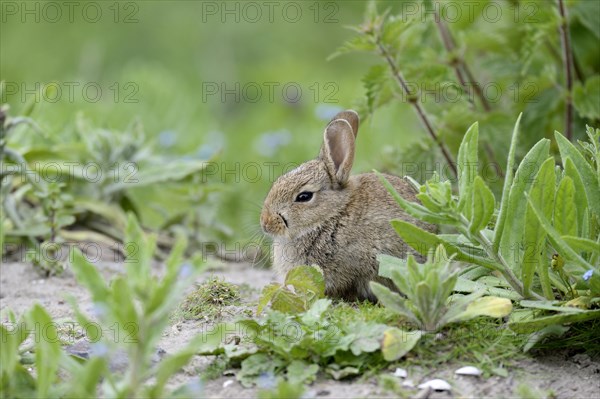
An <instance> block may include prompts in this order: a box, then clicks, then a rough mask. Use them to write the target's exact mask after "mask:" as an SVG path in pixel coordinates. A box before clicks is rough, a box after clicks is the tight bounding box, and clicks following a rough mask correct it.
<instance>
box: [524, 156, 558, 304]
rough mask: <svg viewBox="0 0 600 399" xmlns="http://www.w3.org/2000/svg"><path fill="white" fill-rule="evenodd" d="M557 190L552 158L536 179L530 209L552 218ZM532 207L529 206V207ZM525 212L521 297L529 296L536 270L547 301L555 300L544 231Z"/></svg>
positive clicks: (531, 193)
mask: <svg viewBox="0 0 600 399" xmlns="http://www.w3.org/2000/svg"><path fill="white" fill-rule="evenodd" d="M555 187H556V174H555V171H554V158H548V159H547V160H546V161H545V162H544V163H543V164H542V166H541V167H540V170H539V172H538V173H537V175H536V176H535V179H534V181H533V184H532V186H531V190H530V191H529V199H530V201H531V203H532V204H533V206H536V207H538V209H541V210H542V212H543V213H544V216H545V217H547V218H551V217H552V210H553V208H554V193H555ZM530 206H532V205H530ZM532 212H533V211H532V210H531V209H530V208H527V212H526V214H525V233H524V237H523V238H524V243H523V244H524V246H525V252H524V255H523V261H522V270H521V279H522V281H523V294H524V295H525V296H526V297H527V296H529V290H530V288H531V283H532V281H533V273H534V271H535V270H536V268H537V271H538V275H539V277H540V283H541V285H542V290H543V292H544V296H545V297H546V298H548V299H551V298H554V294H553V293H552V286H551V285H550V280H549V277H548V265H547V264H546V262H545V261H544V259H545V257H544V248H545V246H544V243H545V241H546V231H545V230H544V229H543V228H542V226H541V224H540V223H539V222H538V220H537V217H536V216H535V215H534V214H532Z"/></svg>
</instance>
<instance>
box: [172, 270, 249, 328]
mask: <svg viewBox="0 0 600 399" xmlns="http://www.w3.org/2000/svg"><path fill="white" fill-rule="evenodd" d="M240 304H241V296H240V289H239V287H238V286H237V285H235V284H231V283H228V282H226V281H224V280H223V279H220V278H218V277H214V276H213V277H210V278H209V279H208V280H207V281H206V282H204V283H202V284H200V285H199V286H198V287H197V288H196V289H194V291H192V292H191V293H190V294H189V295H188V296H187V297H186V298H185V299H184V301H183V302H182V303H181V305H180V306H179V309H178V310H177V311H176V312H175V315H174V318H175V319H184V320H204V321H210V320H219V319H221V318H223V316H224V315H225V313H226V312H227V311H228V310H227V308H228V307H230V306H234V305H240Z"/></svg>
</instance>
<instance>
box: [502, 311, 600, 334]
mask: <svg viewBox="0 0 600 399" xmlns="http://www.w3.org/2000/svg"><path fill="white" fill-rule="evenodd" d="M599 318H600V310H588V311H585V312H583V313H561V314H556V315H552V316H545V317H538V318H534V319H531V320H520V321H514V322H510V323H508V327H509V328H510V329H511V330H513V331H515V332H517V333H531V332H535V331H538V330H541V329H542V328H544V327H546V326H549V325H552V324H566V323H578V322H582V321H586V320H595V319H599Z"/></svg>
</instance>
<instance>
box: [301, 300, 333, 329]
mask: <svg viewBox="0 0 600 399" xmlns="http://www.w3.org/2000/svg"><path fill="white" fill-rule="evenodd" d="M330 305H331V299H325V298H323V299H317V300H316V301H315V303H313V304H312V306H311V307H310V309H308V310H307V311H306V312H305V313H304V314H303V315H302V322H303V323H304V324H307V325H313V324H316V323H318V322H319V321H320V320H321V318H322V317H323V313H325V312H326V311H327V309H329V306H330Z"/></svg>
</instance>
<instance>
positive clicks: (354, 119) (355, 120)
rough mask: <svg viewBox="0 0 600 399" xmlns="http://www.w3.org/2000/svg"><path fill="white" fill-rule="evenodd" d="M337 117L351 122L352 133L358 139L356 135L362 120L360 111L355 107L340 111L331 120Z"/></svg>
mask: <svg viewBox="0 0 600 399" xmlns="http://www.w3.org/2000/svg"><path fill="white" fill-rule="evenodd" d="M337 119H343V120H345V121H346V122H348V123H349V124H350V127H351V128H352V133H353V134H354V139H355V140H356V136H357V135H358V125H359V122H360V118H359V117H358V113H357V112H356V111H355V110H353V109H347V110H345V111H342V112H338V114H337V115H336V116H334V117H333V119H331V122H333V121H335V120H337Z"/></svg>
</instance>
